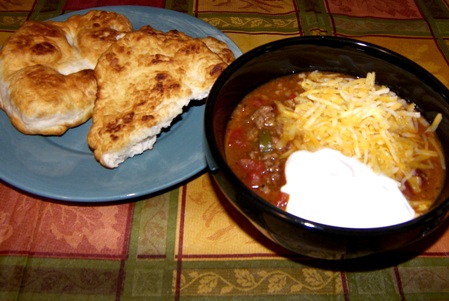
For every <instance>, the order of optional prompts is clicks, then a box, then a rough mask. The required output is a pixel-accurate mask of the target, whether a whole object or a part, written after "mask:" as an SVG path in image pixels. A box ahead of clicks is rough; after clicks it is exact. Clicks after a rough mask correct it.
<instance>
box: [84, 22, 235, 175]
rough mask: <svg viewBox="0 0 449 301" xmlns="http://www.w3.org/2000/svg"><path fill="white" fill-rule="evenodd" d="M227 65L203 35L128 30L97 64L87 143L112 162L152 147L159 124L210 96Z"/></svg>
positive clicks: (105, 161) (112, 164) (104, 162)
mask: <svg viewBox="0 0 449 301" xmlns="http://www.w3.org/2000/svg"><path fill="white" fill-rule="evenodd" d="M221 43H222V42H217V44H220V45H221V46H222V45H225V44H224V43H223V44H221ZM223 51H224V50H223ZM231 54H232V52H231ZM232 57H233V56H232ZM228 60H229V61H230V60H232V59H228ZM227 65H228V62H225V61H223V59H222V58H221V57H220V55H218V54H217V53H215V52H214V51H212V50H211V49H210V48H209V47H208V46H207V44H206V43H205V42H203V41H202V40H201V39H194V38H191V37H189V36H187V35H185V34H184V33H182V32H179V31H176V30H173V31H169V32H167V33H165V32H161V31H158V30H155V29H154V28H152V27H150V26H144V27H142V28H141V29H140V30H138V31H135V32H132V33H128V34H126V35H125V36H124V37H123V38H122V39H120V40H119V41H117V42H115V43H114V44H113V45H112V46H111V47H110V48H109V49H108V51H106V52H105V53H104V54H103V55H102V56H101V57H100V59H99V61H98V64H97V66H96V68H95V75H96V77H97V81H98V97H97V100H96V102H95V107H94V113H93V118H92V128H91V129H90V132H89V134H88V144H89V146H90V147H91V148H92V149H93V151H94V154H95V157H96V159H97V160H98V161H99V162H100V163H101V164H102V165H104V166H106V167H109V168H114V167H117V166H118V165H119V164H120V163H122V162H123V161H125V160H126V159H127V158H129V157H132V156H134V155H136V154H140V153H142V152H144V151H145V150H148V149H151V148H153V145H154V143H155V142H156V138H157V135H158V134H159V133H160V132H161V130H162V129H163V128H165V127H168V126H170V124H171V122H172V120H173V119H174V118H175V117H176V116H178V115H179V114H181V113H182V110H183V107H184V106H186V105H187V104H188V103H189V102H190V100H192V99H203V98H204V97H206V96H207V94H208V93H209V91H210V88H211V87H212V85H213V83H214V82H215V80H216V79H217V77H218V76H219V75H220V74H221V72H222V71H223V70H224V69H225V68H226V67H227ZM193 134H195V135H196V134H200V133H193Z"/></svg>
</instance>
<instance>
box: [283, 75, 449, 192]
mask: <svg viewBox="0 0 449 301" xmlns="http://www.w3.org/2000/svg"><path fill="white" fill-rule="evenodd" d="M298 76H299V84H300V85H301V87H302V88H303V89H304V92H303V93H301V94H300V95H298V96H296V97H295V98H294V100H293V104H292V105H291V106H290V105H284V104H281V103H280V102H276V105H277V108H278V110H279V116H278V118H279V119H278V121H279V122H280V123H281V124H282V125H283V135H282V136H283V137H282V138H281V140H280V141H279V142H278V143H277V146H278V147H283V146H285V145H287V144H291V145H293V147H291V148H290V149H289V152H287V153H285V154H284V157H287V156H289V155H290V154H291V153H293V152H294V151H297V150H308V151H316V150H318V149H321V148H332V149H335V150H339V151H340V152H342V153H343V154H344V155H346V156H349V157H355V158H357V159H358V160H359V161H361V162H362V163H365V164H367V165H368V166H370V167H371V168H372V169H373V170H374V172H376V173H378V174H384V175H386V176H388V177H390V178H392V179H395V180H397V181H398V182H399V183H401V184H404V182H405V181H408V180H410V183H411V185H413V181H414V180H416V179H414V176H415V173H414V171H416V170H417V169H430V168H433V165H432V160H429V158H432V157H439V159H440V161H439V162H440V163H441V165H442V167H443V169H445V163H444V157H443V156H442V154H441V150H440V148H439V147H438V141H436V140H435V139H436V138H435V135H434V134H433V133H432V132H434V131H435V130H436V128H437V127H438V124H439V123H440V122H441V119H442V117H441V114H437V116H436V117H435V119H434V120H433V122H432V124H430V125H429V124H428V123H427V122H426V121H425V119H424V118H422V117H421V114H420V113H419V112H418V111H417V110H416V109H415V105H414V104H413V103H408V102H406V101H405V100H404V99H401V98H399V97H398V96H397V95H396V94H395V93H394V92H392V91H390V89H389V88H388V87H385V86H379V85H376V83H375V74H374V73H368V74H367V76H366V78H352V77H344V76H342V75H340V74H330V73H321V72H318V71H315V72H311V73H309V74H300V75H298ZM419 125H421V126H419ZM423 127H424V128H426V130H425V131H423V130H422V128H423ZM420 128H421V130H419V129H420ZM416 187H417V188H416V189H419V185H417V186H416Z"/></svg>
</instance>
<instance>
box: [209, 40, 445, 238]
mask: <svg viewBox="0 0 449 301" xmlns="http://www.w3.org/2000/svg"><path fill="white" fill-rule="evenodd" d="M337 44H338V45H340V46H339V47H341V46H345V47H349V48H352V49H355V50H359V51H365V52H366V53H367V54H368V55H373V54H376V55H380V57H379V56H378V58H380V59H382V60H386V61H388V62H389V63H392V64H394V65H396V66H399V67H400V68H404V69H406V70H407V71H408V72H413V73H414V74H415V75H416V74H419V77H420V78H423V79H425V80H424V82H425V83H426V84H427V85H429V86H431V87H432V88H434V89H436V90H437V91H440V93H439V94H440V95H442V96H444V97H443V98H444V99H445V101H446V103H448V105H449V89H448V88H447V87H446V86H445V85H444V84H443V83H441V81H440V80H438V79H437V78H436V77H435V76H434V75H433V74H431V73H430V72H429V71H427V70H426V69H424V68H423V67H422V66H420V65H418V64H417V63H415V62H414V61H412V60H410V59H408V58H406V57H405V56H403V55H401V54H399V53H397V52H395V51H393V50H390V49H387V48H384V47H382V46H378V45H375V44H373V43H370V42H365V41H360V40H356V39H353V38H347V37H338V36H301V37H292V38H285V39H281V40H276V41H273V42H269V43H266V44H263V45H260V46H258V47H256V48H253V49H251V50H250V51H248V52H246V53H244V54H242V55H241V56H240V57H238V58H236V60H234V61H233V62H232V63H231V64H230V65H229V66H228V67H227V68H226V69H225V70H224V71H223V72H222V74H221V75H220V76H219V77H218V79H217V80H216V81H215V83H214V85H213V86H212V89H211V91H210V93H209V96H208V97H207V100H206V105H205V113H204V123H205V126H204V129H205V136H206V144H207V147H208V153H209V158H208V160H207V162H208V168H209V170H210V172H211V173H212V174H215V173H217V172H220V171H221V172H223V173H224V174H225V175H226V177H228V178H229V179H230V181H231V182H232V183H233V185H237V186H238V187H237V188H236V189H237V190H244V191H245V192H246V193H247V194H249V195H250V196H251V200H250V202H251V204H252V205H254V206H256V207H258V209H260V210H263V212H268V213H269V214H270V215H272V216H277V217H279V218H281V219H283V220H284V221H286V222H288V223H291V224H295V225H297V226H300V227H302V228H307V229H309V230H312V231H318V232H326V233H330V234H338V235H344V236H360V235H367V236H377V235H380V234H385V233H386V232H388V233H390V234H393V233H396V232H403V231H404V230H405V229H408V228H412V227H414V226H416V225H417V224H421V223H423V222H424V223H432V221H433V220H434V219H436V218H438V217H441V219H444V218H445V217H446V215H447V212H448V211H449V198H447V199H446V200H444V201H443V202H441V204H439V205H438V206H436V207H435V208H433V209H431V210H430V211H428V212H426V213H424V214H422V215H420V216H418V217H415V218H413V219H411V220H409V221H406V222H403V223H400V224H394V225H390V226H382V227H375V228H351V227H341V226H334V225H328V224H322V223H318V222H315V221H311V220H307V219H305V218H302V217H299V216H296V215H293V214H291V213H288V212H286V211H285V210H282V209H280V208H278V207H277V206H275V205H274V204H271V203H270V202H268V201H266V200H264V199H263V198H262V197H260V196H259V195H257V194H256V193H255V192H254V191H252V190H251V189H249V188H248V187H247V186H246V185H245V184H244V183H243V182H242V181H241V180H240V179H239V178H238V177H237V176H236V175H235V173H234V172H233V171H232V169H231V168H230V167H229V166H228V164H227V163H226V160H225V158H223V156H222V155H221V152H220V151H219V149H218V147H217V140H216V139H215V136H214V130H213V128H214V127H213V122H212V119H213V118H212V111H213V108H214V106H215V101H214V100H215V99H216V96H218V94H219V92H220V90H221V88H222V86H223V85H224V84H225V83H226V82H227V80H228V79H229V77H231V76H232V74H233V73H234V72H235V71H236V70H238V69H239V68H240V67H241V66H243V65H245V64H246V63H248V62H250V61H251V60H253V59H254V58H255V57H258V56H259V55H262V54H264V53H268V52H271V51H276V50H279V49H281V48H284V47H287V46H292V45H315V46H328V47H329V45H333V46H334V47H335V46H336V45H337ZM443 147H444V145H443ZM212 156H213V158H211V157H212ZM445 177H446V178H447V174H446V176H445ZM232 202H233V201H232Z"/></svg>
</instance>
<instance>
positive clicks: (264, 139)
mask: <svg viewBox="0 0 449 301" xmlns="http://www.w3.org/2000/svg"><path fill="white" fill-rule="evenodd" d="M258 138H259V150H260V151H261V152H263V153H268V152H271V151H272V150H273V143H272V141H271V134H270V132H269V131H267V130H262V131H260V132H259V137H258Z"/></svg>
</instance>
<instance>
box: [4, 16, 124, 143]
mask: <svg viewBox="0 0 449 301" xmlns="http://www.w3.org/2000/svg"><path fill="white" fill-rule="evenodd" d="M131 30H132V26H131V23H130V22H129V20H127V19H126V18H125V17H124V16H121V15H118V14H116V13H110V12H103V11H90V12H88V13H87V14H86V15H83V16H79V15H75V16H73V17H70V18H68V19H67V20H66V21H64V22H52V21H48V22H36V21H27V22H26V23H25V24H24V25H23V26H22V27H21V28H20V29H19V30H17V31H16V32H15V33H14V34H13V35H12V36H10V37H9V38H8V40H7V41H6V42H5V44H4V45H3V47H2V49H1V50H0V108H1V109H3V110H4V111H5V112H6V113H7V115H8V117H9V118H10V119H11V122H12V124H13V125H14V126H15V127H16V128H17V129H18V130H19V131H21V132H22V133H24V134H41V135H61V134H63V133H64V132H65V131H66V130H67V129H68V128H71V127H74V126H77V125H80V124H81V123H83V122H85V121H86V120H87V119H89V118H90V116H91V115H92V110H93V103H94V101H95V98H96V79H95V75H94V73H93V72H92V71H91V72H85V71H83V72H81V70H89V69H90V70H93V68H94V67H95V65H96V62H97V60H98V57H99V56H100V55H101V53H102V52H104V51H105V50H106V49H107V48H108V47H109V46H110V45H111V44H112V43H113V42H115V41H116V38H119V37H121V35H122V34H123V33H124V32H129V31H131ZM89 48H90V49H92V51H90V50H89ZM66 77H67V78H66ZM56 78H57V79H58V80H55V79H56ZM75 79H76V80H75ZM44 87H45V89H44Z"/></svg>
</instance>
